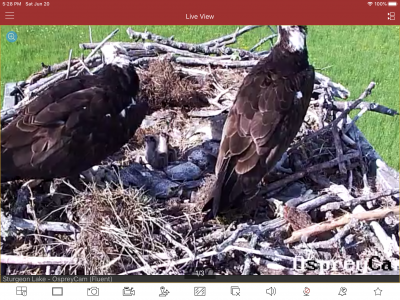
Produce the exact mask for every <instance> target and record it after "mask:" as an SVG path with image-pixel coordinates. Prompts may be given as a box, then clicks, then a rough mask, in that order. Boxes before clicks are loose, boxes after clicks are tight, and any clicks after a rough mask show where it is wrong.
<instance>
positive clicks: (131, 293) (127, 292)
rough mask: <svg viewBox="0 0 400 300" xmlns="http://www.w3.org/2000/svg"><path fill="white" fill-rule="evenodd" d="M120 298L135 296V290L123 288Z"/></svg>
mask: <svg viewBox="0 0 400 300" xmlns="http://www.w3.org/2000/svg"><path fill="white" fill-rule="evenodd" d="M122 296H135V289H134V288H133V287H131V288H129V287H124V289H123V290H122Z"/></svg>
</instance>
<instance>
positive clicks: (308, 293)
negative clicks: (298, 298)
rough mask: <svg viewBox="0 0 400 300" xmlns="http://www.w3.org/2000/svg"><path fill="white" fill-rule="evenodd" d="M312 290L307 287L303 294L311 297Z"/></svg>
mask: <svg viewBox="0 0 400 300" xmlns="http://www.w3.org/2000/svg"><path fill="white" fill-rule="evenodd" d="M310 292H311V291H310V288H308V287H306V288H304V290H303V294H304V296H309V295H310Z"/></svg>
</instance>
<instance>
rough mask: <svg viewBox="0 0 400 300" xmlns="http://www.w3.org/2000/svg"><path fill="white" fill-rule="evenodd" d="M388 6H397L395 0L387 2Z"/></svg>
mask: <svg viewBox="0 0 400 300" xmlns="http://www.w3.org/2000/svg"><path fill="white" fill-rule="evenodd" d="M388 6H397V2H396V1H392V2H388Z"/></svg>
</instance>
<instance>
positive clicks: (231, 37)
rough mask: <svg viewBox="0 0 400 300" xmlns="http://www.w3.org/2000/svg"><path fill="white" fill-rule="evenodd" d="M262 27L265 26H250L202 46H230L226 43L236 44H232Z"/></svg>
mask: <svg viewBox="0 0 400 300" xmlns="http://www.w3.org/2000/svg"><path fill="white" fill-rule="evenodd" d="M261 26H263V25H248V26H245V27H243V28H241V29H239V30H236V31H235V32H234V33H231V34H228V35H224V36H221V37H219V38H217V39H214V40H211V41H208V42H205V43H202V44H200V45H202V46H208V47H218V45H221V44H222V43H224V45H229V43H226V41H233V40H234V42H233V43H232V44H234V43H235V42H236V38H237V37H239V36H241V35H242V34H244V33H246V32H248V31H250V30H253V29H255V28H258V27H261ZM271 31H272V29H271Z"/></svg>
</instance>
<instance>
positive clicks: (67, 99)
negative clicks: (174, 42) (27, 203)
mask: <svg viewBox="0 0 400 300" xmlns="http://www.w3.org/2000/svg"><path fill="white" fill-rule="evenodd" d="M101 51H102V52H103V55H104V58H105V66H104V67H103V68H102V69H101V70H100V71H99V73H98V74H95V75H81V76H77V77H72V78H69V79H66V80H63V81H61V82H59V83H57V84H55V85H54V86H52V87H51V88H49V89H48V90H46V91H45V92H43V93H42V94H40V95H39V96H38V97H37V98H36V99H35V100H34V101H32V102H31V103H30V104H28V105H27V106H26V107H25V108H24V109H23V110H22V111H21V112H20V113H19V114H18V115H17V116H16V118H15V119H14V120H13V121H12V122H11V123H10V124H9V125H7V126H6V127H5V128H4V129H2V131H1V182H2V183H4V182H6V181H11V180H17V179H44V180H49V179H53V178H57V177H69V176H76V175H79V174H80V173H81V172H82V171H85V170H87V169H89V168H90V167H92V166H93V165H96V164H99V163H100V162H101V161H102V160H103V159H105V158H107V157H108V156H109V155H111V154H113V153H114V152H116V151H118V150H119V149H120V148H121V147H122V146H123V145H124V144H125V143H126V142H128V140H129V139H130V138H131V137H132V136H133V135H134V134H135V131H136V129H137V128H138V127H139V126H140V124H141V122H142V120H143V119H144V117H145V115H146V113H147V110H148V106H147V104H146V103H136V102H135V100H134V97H135V96H136V95H137V93H138V90H139V77H138V75H137V74H136V71H135V68H134V66H133V65H131V63H130V60H129V57H128V56H127V52H126V50H125V49H124V48H122V47H120V46H119V45H115V44H108V45H105V46H103V47H102V49H101Z"/></svg>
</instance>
